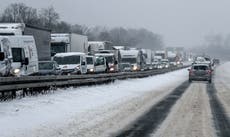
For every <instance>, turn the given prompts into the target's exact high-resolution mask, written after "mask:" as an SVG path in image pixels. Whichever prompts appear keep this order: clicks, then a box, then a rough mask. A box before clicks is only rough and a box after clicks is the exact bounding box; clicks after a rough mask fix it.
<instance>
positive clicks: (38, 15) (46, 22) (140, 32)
mask: <svg viewBox="0 0 230 137" xmlns="http://www.w3.org/2000/svg"><path fill="white" fill-rule="evenodd" d="M0 22H2V23H9V22H10V23H26V24H30V25H33V26H38V27H43V28H47V29H50V30H51V31H52V32H54V33H69V32H72V33H77V34H82V35H87V36H88V39H89V41H111V42H113V43H114V45H117V46H132V47H142V48H149V49H161V48H163V46H164V43H163V39H162V37H161V36H160V35H158V34H156V33H153V32H151V31H149V30H147V29H131V28H123V27H115V28H110V29H108V28H105V27H103V26H96V27H88V26H86V25H79V24H74V25H72V24H70V23H68V22H66V21H62V20H61V19H60V15H59V14H58V13H57V12H56V11H55V9H54V7H52V6H50V7H47V8H42V9H36V8H33V7H29V6H27V5H26V4H24V3H12V4H10V5H8V6H7V7H6V8H5V9H4V10H3V13H2V14H1V15H0Z"/></svg>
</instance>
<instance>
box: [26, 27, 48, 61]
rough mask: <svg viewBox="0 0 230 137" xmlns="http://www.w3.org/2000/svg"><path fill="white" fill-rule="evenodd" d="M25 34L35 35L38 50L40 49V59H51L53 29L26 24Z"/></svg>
mask: <svg viewBox="0 0 230 137" xmlns="http://www.w3.org/2000/svg"><path fill="white" fill-rule="evenodd" d="M24 35H32V36H34V39H35V43H36V47H37V51H38V60H39V61H42V60H51V54H50V53H51V52H50V39H51V38H50V35H51V31H50V30H46V29H41V28H36V27H32V26H28V25H26V27H25V29H24Z"/></svg>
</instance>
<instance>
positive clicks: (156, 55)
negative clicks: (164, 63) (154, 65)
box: [154, 50, 167, 59]
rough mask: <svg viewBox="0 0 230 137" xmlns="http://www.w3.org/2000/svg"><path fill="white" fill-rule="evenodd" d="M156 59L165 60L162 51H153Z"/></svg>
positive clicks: (164, 54) (165, 57)
mask: <svg viewBox="0 0 230 137" xmlns="http://www.w3.org/2000/svg"><path fill="white" fill-rule="evenodd" d="M154 56H155V57H156V58H161V59H167V53H166V52H165V51H164V50H157V51H155V55H154Z"/></svg>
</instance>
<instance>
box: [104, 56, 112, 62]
mask: <svg viewBox="0 0 230 137" xmlns="http://www.w3.org/2000/svg"><path fill="white" fill-rule="evenodd" d="M105 59H106V61H107V62H108V63H114V60H113V56H106V57H105Z"/></svg>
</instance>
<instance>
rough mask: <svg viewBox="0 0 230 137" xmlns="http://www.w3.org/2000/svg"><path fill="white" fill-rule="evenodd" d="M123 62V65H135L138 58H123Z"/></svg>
mask: <svg viewBox="0 0 230 137" xmlns="http://www.w3.org/2000/svg"><path fill="white" fill-rule="evenodd" d="M121 62H123V63H127V62H128V63H130V64H133V63H137V60H136V58H122V59H121Z"/></svg>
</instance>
